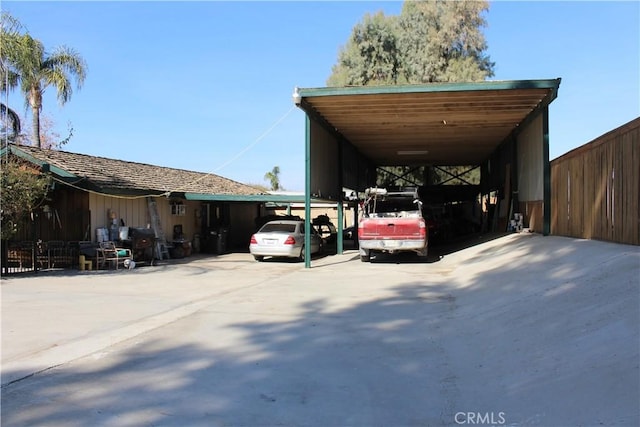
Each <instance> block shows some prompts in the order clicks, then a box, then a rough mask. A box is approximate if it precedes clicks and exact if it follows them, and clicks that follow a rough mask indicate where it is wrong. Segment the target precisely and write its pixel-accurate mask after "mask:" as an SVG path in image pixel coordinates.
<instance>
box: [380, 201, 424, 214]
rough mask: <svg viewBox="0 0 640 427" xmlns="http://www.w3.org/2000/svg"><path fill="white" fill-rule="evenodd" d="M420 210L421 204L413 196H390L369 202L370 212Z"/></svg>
mask: <svg viewBox="0 0 640 427" xmlns="http://www.w3.org/2000/svg"><path fill="white" fill-rule="evenodd" d="M417 210H420V206H419V204H418V203H417V202H416V203H414V199H413V198H396V199H394V198H388V199H384V200H377V201H375V202H373V201H372V202H371V203H370V204H369V211H370V212H402V211H417Z"/></svg>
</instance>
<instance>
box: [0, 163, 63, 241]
mask: <svg viewBox="0 0 640 427" xmlns="http://www.w3.org/2000/svg"><path fill="white" fill-rule="evenodd" d="M50 183H51V178H49V177H48V176H47V175H42V174H41V173H40V171H38V170H35V169H33V166H31V165H29V164H28V163H26V162H25V161H22V160H20V159H17V158H14V157H13V156H9V157H8V158H7V159H6V161H5V160H4V159H3V162H2V171H1V173H0V221H1V222H2V230H1V233H2V234H1V238H2V240H7V239H9V238H11V237H12V236H13V235H14V234H15V233H16V232H17V229H18V228H17V227H18V225H19V224H21V223H24V222H23V221H24V220H25V219H28V217H29V214H30V213H31V212H33V211H34V210H35V209H36V208H37V207H38V206H39V205H40V204H42V203H43V201H44V198H45V196H46V194H47V192H48V191H49V187H50Z"/></svg>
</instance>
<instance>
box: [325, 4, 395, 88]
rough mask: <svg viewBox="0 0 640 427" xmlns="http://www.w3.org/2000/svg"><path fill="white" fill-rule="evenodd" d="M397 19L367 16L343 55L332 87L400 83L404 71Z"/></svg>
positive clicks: (331, 82) (330, 79)
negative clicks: (402, 68)
mask: <svg viewBox="0 0 640 427" xmlns="http://www.w3.org/2000/svg"><path fill="white" fill-rule="evenodd" d="M397 33H398V29H397V19H396V17H393V16H390V17H387V16H385V15H384V14H383V13H382V12H378V13H376V14H375V15H369V14H367V15H365V17H364V19H363V22H361V23H359V24H357V25H356V26H355V28H354V29H353V32H352V34H351V39H350V42H349V43H348V44H347V45H346V46H345V47H344V48H343V49H342V50H341V51H340V54H339V60H338V64H336V65H335V66H334V67H333V74H332V75H331V77H329V81H328V85H329V86H343V85H355V86H365V85H376V84H389V83H396V82H397V80H398V75H399V71H400V63H399V60H400V57H401V56H400V54H399V52H398V48H397Z"/></svg>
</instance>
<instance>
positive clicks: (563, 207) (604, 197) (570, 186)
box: [551, 118, 640, 245]
mask: <svg viewBox="0 0 640 427" xmlns="http://www.w3.org/2000/svg"><path fill="white" fill-rule="evenodd" d="M551 189H552V190H551V191H552V195H551V200H552V205H551V221H552V222H551V230H552V234H556V235H561V236H570V237H579V238H586V239H599V240H608V241H613V242H619V243H627V244H633V245H640V118H637V119H635V120H632V121H631V122H629V123H627V124H625V125H623V126H621V127H619V128H617V129H615V130H613V131H611V132H609V133H607V134H605V135H602V136H601V137H599V138H597V139H596V140H594V141H592V142H590V143H588V144H585V145H583V146H581V147H578V148H577V149H575V150H572V151H570V152H569V153H567V154H565V155H563V156H561V157H559V158H557V159H555V160H553V161H552V162H551Z"/></svg>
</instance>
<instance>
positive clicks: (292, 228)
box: [249, 220, 322, 261]
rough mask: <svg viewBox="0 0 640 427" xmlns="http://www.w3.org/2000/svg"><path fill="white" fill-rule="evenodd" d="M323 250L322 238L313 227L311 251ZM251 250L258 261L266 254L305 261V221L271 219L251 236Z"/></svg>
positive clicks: (313, 252)
mask: <svg viewBox="0 0 640 427" xmlns="http://www.w3.org/2000/svg"><path fill="white" fill-rule="evenodd" d="M321 250H322V238H321V237H320V235H319V234H318V232H317V231H316V230H315V228H313V227H311V253H312V254H315V253H318V252H320V251H321ZM249 252H250V253H251V255H253V257H254V258H255V259H256V261H262V260H264V257H265V256H271V257H287V258H297V259H299V260H300V261H304V257H305V247H304V221H296V220H279V221H270V222H268V223H266V224H265V225H263V226H262V228H260V230H258V232H257V233H255V234H254V235H253V236H251V242H250V243H249Z"/></svg>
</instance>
